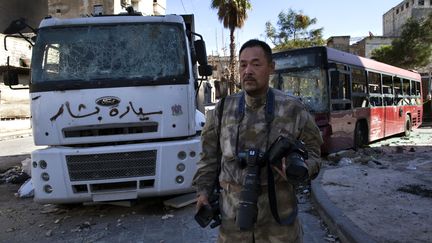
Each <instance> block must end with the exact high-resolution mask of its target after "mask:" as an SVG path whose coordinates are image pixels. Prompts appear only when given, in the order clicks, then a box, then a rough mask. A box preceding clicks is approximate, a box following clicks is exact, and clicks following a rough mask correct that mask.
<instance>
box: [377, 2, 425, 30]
mask: <svg viewBox="0 0 432 243" xmlns="http://www.w3.org/2000/svg"><path fill="white" fill-rule="evenodd" d="M430 12H432V0H404V1H402V2H401V3H399V4H398V5H396V6H395V7H393V8H391V9H390V10H389V11H387V12H386V13H385V14H384V15H383V36H387V37H398V36H400V34H401V32H402V26H403V25H404V24H405V22H406V21H407V20H408V19H409V18H414V19H421V18H425V17H426V16H427V15H428V14H429V13H430Z"/></svg>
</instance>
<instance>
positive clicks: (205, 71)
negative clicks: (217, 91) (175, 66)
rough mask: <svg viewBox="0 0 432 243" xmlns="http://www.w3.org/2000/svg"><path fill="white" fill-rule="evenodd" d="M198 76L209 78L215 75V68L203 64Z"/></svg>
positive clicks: (199, 68)
mask: <svg viewBox="0 0 432 243" xmlns="http://www.w3.org/2000/svg"><path fill="white" fill-rule="evenodd" d="M198 74H199V75H200V76H201V77H208V76H211V75H212V74H213V67H212V66H211V65H208V64H203V65H200V66H199V67H198Z"/></svg>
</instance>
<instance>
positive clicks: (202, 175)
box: [193, 89, 323, 195]
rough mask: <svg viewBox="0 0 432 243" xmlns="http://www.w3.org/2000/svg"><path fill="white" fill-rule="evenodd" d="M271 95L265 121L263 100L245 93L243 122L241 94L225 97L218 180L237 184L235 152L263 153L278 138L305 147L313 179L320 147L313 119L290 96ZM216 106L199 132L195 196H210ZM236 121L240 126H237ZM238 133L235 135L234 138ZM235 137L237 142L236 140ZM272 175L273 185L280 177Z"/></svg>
mask: <svg viewBox="0 0 432 243" xmlns="http://www.w3.org/2000/svg"><path fill="white" fill-rule="evenodd" d="M271 90H272V92H273V93H274V107H273V108H274V111H273V114H274V118H273V120H272V121H271V123H270V124H269V127H270V129H268V126H267V122H266V116H265V112H266V108H265V104H266V101H267V97H266V96H264V97H261V98H254V97H251V96H248V95H247V94H245V99H244V100H245V108H244V115H243V119H241V120H239V119H238V115H236V114H238V106H239V100H240V97H241V96H242V94H243V92H241V93H237V94H234V95H231V96H228V97H226V98H225V104H224V109H223V116H222V121H221V129H220V138H219V142H220V147H221V152H222V158H221V165H220V166H221V172H220V175H219V181H224V182H227V183H230V184H236V185H241V184H242V181H243V179H244V177H245V174H246V169H244V168H242V167H241V166H240V165H239V163H238V160H236V152H244V151H247V150H248V149H251V148H255V149H259V150H260V151H262V152H265V151H266V150H267V148H268V147H269V146H270V145H271V144H272V142H273V141H275V140H276V138H277V137H279V135H282V136H286V137H292V138H296V139H300V140H302V141H303V142H304V143H305V145H306V150H307V151H308V154H309V158H308V160H307V161H306V162H307V165H308V168H309V176H310V177H311V178H314V177H315V176H316V175H317V174H318V172H319V169H320V146H321V144H322V143H323V141H322V138H321V135H320V131H319V129H318V127H317V126H316V124H315V120H314V118H313V117H312V116H311V114H310V113H309V112H308V111H307V110H306V107H305V106H304V105H303V103H301V101H299V100H298V99H297V98H295V97H293V96H289V95H287V94H285V93H283V92H282V91H279V90H276V89H271ZM219 106H220V103H218V104H217V105H216V107H215V109H214V110H211V111H209V112H208V113H207V117H206V123H205V126H204V128H203V131H202V134H201V135H202V137H201V143H202V154H201V159H200V161H199V162H198V170H197V172H196V174H195V176H194V179H193V186H194V187H195V189H196V190H197V193H198V194H202V193H205V194H207V195H209V194H210V192H211V190H212V188H213V185H214V182H215V178H216V176H217V168H218V164H217V154H216V153H217V142H218V141H217V139H216V138H217V134H218V133H219V131H218V128H219V127H218V124H219V121H218V112H219ZM239 122H240V124H238V123H239ZM237 134H238V135H237ZM237 136H238V139H237ZM274 174H275V181H276V183H277V182H278V181H280V180H282V178H281V177H280V176H279V175H278V174H277V173H274ZM261 184H262V185H266V184H267V169H266V167H263V168H262V170H261Z"/></svg>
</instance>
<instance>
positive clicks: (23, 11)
mask: <svg viewBox="0 0 432 243" xmlns="http://www.w3.org/2000/svg"><path fill="white" fill-rule="evenodd" d="M47 15H48V0H0V33H3V31H4V30H5V29H6V27H7V26H8V25H9V23H10V22H11V21H12V20H15V19H18V18H25V19H27V21H28V24H29V25H30V26H32V27H38V26H39V23H40V21H41V20H42V19H43V18H44V17H46V16H47Z"/></svg>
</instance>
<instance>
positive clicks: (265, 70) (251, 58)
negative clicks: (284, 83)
mask: <svg viewBox="0 0 432 243" xmlns="http://www.w3.org/2000/svg"><path fill="white" fill-rule="evenodd" d="M273 71H274V63H273V62H272V63H269V62H268V60H267V58H266V56H265V54H264V50H263V49H262V48H261V47H259V46H254V47H248V48H245V49H243V51H242V53H241V54H240V80H241V85H242V88H243V90H244V91H246V93H248V94H249V95H250V96H260V95H263V94H265V93H266V91H267V89H268V87H269V76H270V74H271V73H273Z"/></svg>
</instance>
